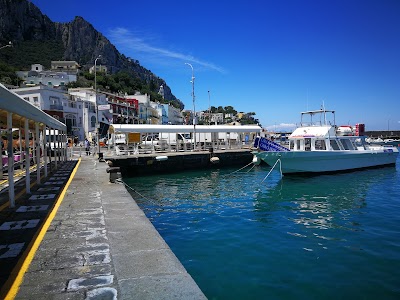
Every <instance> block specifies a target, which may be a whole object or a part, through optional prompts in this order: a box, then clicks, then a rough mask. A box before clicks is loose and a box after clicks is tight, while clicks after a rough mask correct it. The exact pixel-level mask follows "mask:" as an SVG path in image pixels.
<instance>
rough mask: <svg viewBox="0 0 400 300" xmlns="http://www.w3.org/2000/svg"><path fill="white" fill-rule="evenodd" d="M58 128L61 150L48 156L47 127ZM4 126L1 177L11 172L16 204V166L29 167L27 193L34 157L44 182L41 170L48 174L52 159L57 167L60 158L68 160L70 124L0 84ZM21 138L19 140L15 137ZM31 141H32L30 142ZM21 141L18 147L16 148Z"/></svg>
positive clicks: (10, 186) (56, 138)
mask: <svg viewBox="0 0 400 300" xmlns="http://www.w3.org/2000/svg"><path fill="white" fill-rule="evenodd" d="M49 129H54V130H53V132H56V131H55V130H57V133H58V135H57V136H52V137H50V138H51V139H52V140H54V141H56V142H57V143H59V145H60V147H59V149H60V151H59V152H58V153H56V154H55V155H54V156H53V157H52V156H51V155H50V156H48V155H47V153H48V149H47V147H48V143H47V142H46V140H47V139H48V138H49V137H48V136H46V130H49ZM0 130H1V160H0V179H1V180H3V176H4V175H5V173H7V179H6V180H8V194H9V206H10V207H11V208H13V207H15V184H14V171H15V168H16V166H23V167H24V168H25V181H26V193H30V182H31V178H30V169H29V168H30V161H31V160H32V161H33V162H34V163H35V164H36V165H37V167H36V172H37V176H36V182H37V183H38V184H40V171H41V168H42V167H43V169H44V175H45V176H47V172H48V170H47V165H48V164H49V163H52V160H53V162H54V164H55V167H56V168H57V162H60V161H65V160H66V157H67V156H66V151H65V150H63V149H65V147H62V145H65V144H66V140H67V138H66V131H67V127H66V125H65V124H63V123H62V122H60V121H59V120H57V119H55V118H53V117H51V116H50V115H48V114H46V113H45V112H43V111H42V110H40V109H39V108H37V107H36V106H34V105H32V104H31V103H29V102H28V101H26V100H24V99H23V98H21V97H20V96H19V95H17V94H16V93H14V92H12V91H10V90H9V89H7V88H6V87H5V86H4V85H2V84H0ZM15 139H18V143H14V140H15ZM28 141H29V142H28ZM16 144H18V148H16Z"/></svg>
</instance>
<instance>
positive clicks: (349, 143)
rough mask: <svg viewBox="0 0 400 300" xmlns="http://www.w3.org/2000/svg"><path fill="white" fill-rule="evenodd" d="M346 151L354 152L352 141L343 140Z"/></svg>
mask: <svg viewBox="0 0 400 300" xmlns="http://www.w3.org/2000/svg"><path fill="white" fill-rule="evenodd" d="M341 142H342V145H343V148H344V150H354V147H353V145H352V143H351V141H350V140H348V139H342V140H341Z"/></svg>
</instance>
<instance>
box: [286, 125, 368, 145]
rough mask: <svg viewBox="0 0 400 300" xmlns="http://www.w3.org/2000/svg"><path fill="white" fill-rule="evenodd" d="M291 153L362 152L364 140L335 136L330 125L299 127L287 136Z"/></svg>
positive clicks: (355, 137)
mask: <svg viewBox="0 0 400 300" xmlns="http://www.w3.org/2000/svg"><path fill="white" fill-rule="evenodd" d="M289 149H290V150H291V151H335V150H336V151H340V150H364V149H365V138H364V137H360V136H342V135H337V131H336V127H335V126H330V125H324V126H317V127H313V126H310V127H299V128H297V129H296V130H295V131H294V132H293V133H292V134H291V135H290V136H289Z"/></svg>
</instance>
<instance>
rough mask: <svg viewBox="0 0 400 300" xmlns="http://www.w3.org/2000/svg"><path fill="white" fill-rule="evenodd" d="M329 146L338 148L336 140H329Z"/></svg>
mask: <svg viewBox="0 0 400 300" xmlns="http://www.w3.org/2000/svg"><path fill="white" fill-rule="evenodd" d="M331 147H332V149H333V150H340V148H339V145H338V143H337V141H336V140H331Z"/></svg>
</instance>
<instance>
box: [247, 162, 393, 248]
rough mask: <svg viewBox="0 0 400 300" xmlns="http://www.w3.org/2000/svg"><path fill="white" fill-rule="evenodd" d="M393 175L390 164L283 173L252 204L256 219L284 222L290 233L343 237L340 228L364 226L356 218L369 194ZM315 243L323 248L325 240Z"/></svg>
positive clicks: (296, 235)
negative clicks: (303, 173) (353, 169)
mask: <svg viewBox="0 0 400 300" xmlns="http://www.w3.org/2000/svg"><path fill="white" fill-rule="evenodd" d="M396 176H397V174H396V170H395V169H394V168H386V169H376V170H368V171H360V172H353V173H346V174H338V175H326V176H318V177H308V178H307V177H284V178H283V179H282V180H281V181H279V182H278V183H277V184H276V185H275V186H274V187H272V188H270V189H267V190H260V191H259V193H258V194H257V197H256V199H255V206H254V207H255V211H256V212H257V214H258V220H259V221H261V222H265V221H266V220H268V221H269V222H275V224H277V223H278V224H284V226H285V230H286V233H287V234H288V235H290V236H294V237H303V238H307V239H310V238H317V239H319V240H320V239H322V240H341V241H344V240H345V239H346V234H344V233H343V231H360V230H364V229H363V226H362V225H363V224H360V222H359V221H358V219H360V218H361V216H362V214H363V213H364V211H365V210H364V209H365V208H366V207H367V205H368V201H367V200H368V199H369V196H370V194H371V193H373V191H374V190H376V189H378V190H379V189H381V188H382V187H385V185H384V183H385V182H387V180H390V179H393V178H395V177H396ZM276 212H279V213H278V216H276ZM282 219H284V220H282ZM317 242H318V241H317ZM319 245H320V246H322V247H323V248H325V244H323V243H322V244H321V243H319ZM304 250H307V251H311V250H312V249H304Z"/></svg>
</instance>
